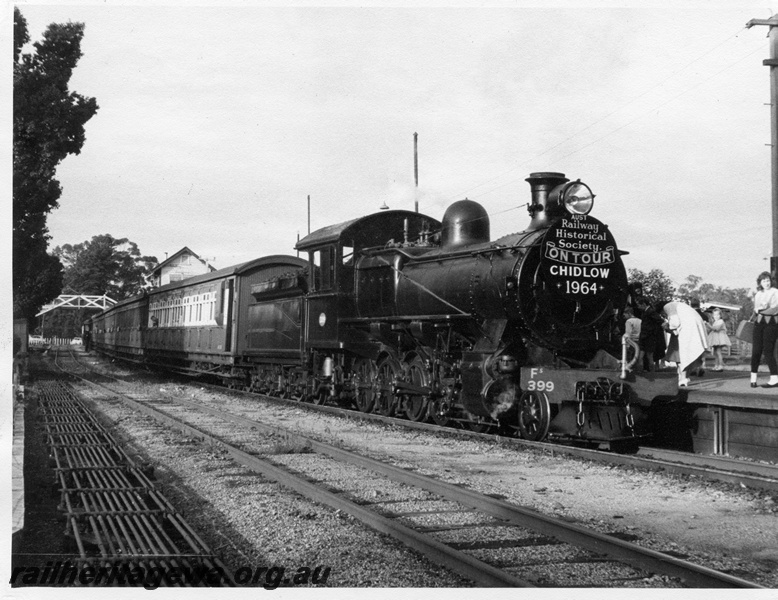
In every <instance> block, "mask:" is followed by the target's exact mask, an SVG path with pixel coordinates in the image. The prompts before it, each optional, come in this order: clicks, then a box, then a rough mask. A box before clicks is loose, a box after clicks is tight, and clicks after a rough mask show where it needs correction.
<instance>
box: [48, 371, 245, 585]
mask: <svg viewBox="0 0 778 600" xmlns="http://www.w3.org/2000/svg"><path fill="white" fill-rule="evenodd" d="M35 385H36V389H37V399H38V405H39V409H40V415H41V417H42V419H43V424H44V428H45V436H46V441H47V444H48V446H49V448H50V452H51V457H52V460H53V462H54V469H55V473H56V482H57V487H58V491H59V493H60V496H61V502H60V508H61V510H62V511H63V512H64V514H65V521H66V524H67V525H66V535H67V536H69V538H70V539H72V541H73V543H74V544H75V547H76V548H77V552H78V554H77V556H76V557H74V559H73V560H72V561H71V560H68V561H67V564H68V565H72V569H71V568H70V566H68V567H65V566H64V565H63V567H62V569H61V573H58V574H57V577H58V579H57V581H58V582H59V583H73V581H74V580H75V578H76V577H77V578H78V583H80V584H82V585H87V584H89V583H91V584H93V585H117V584H120V585H143V586H146V587H148V586H149V585H152V586H154V587H156V586H165V587H167V586H183V587H200V586H208V587H210V586H234V585H235V584H234V582H233V579H232V575H231V574H230V573H229V571H228V570H227V568H226V567H225V566H224V564H222V562H221V561H220V560H219V559H218V558H217V557H216V556H215V554H214V553H213V552H212V551H211V550H210V548H209V547H208V546H207V545H206V544H205V543H204V542H203V541H202V540H201V539H200V538H199V537H198V535H197V533H196V532H195V531H194V530H193V529H192V528H191V527H190V526H189V525H188V524H187V522H186V521H185V520H184V519H183V517H182V516H181V515H180V514H179V513H178V512H177V511H176V510H175V507H174V506H173V505H172V504H171V503H170V502H169V501H168V500H167V499H166V498H165V496H164V495H163V494H162V493H161V492H160V491H159V490H158V489H157V488H156V487H155V485H154V483H153V482H152V481H151V479H150V478H149V476H148V474H147V472H146V471H145V470H144V469H143V468H142V467H141V466H139V465H138V464H136V463H135V462H134V461H133V460H132V459H131V458H130V456H128V455H127V454H126V453H125V452H124V450H123V449H122V448H121V446H120V445H119V444H118V443H117V442H116V441H115V440H114V438H113V437H112V436H111V435H110V434H109V433H108V432H107V431H106V430H105V428H104V427H103V426H102V425H100V423H99V422H98V421H97V419H96V418H95V416H94V414H93V413H92V412H91V411H90V410H89V409H88V408H87V406H86V405H85V403H84V402H83V401H82V400H81V399H80V398H79V397H78V395H77V394H76V393H75V392H74V391H73V390H72V388H71V387H69V386H68V385H67V384H64V383H62V382H60V381H57V380H40V381H38V382H36V384H35ZM89 568H91V569H92V570H91V571H89V570H87V569H89ZM58 570H59V569H58ZM97 570H102V575H95V573H97V572H98V571H97ZM86 573H92V574H93V575H92V576H91V577H90V576H88V575H85V574H86ZM174 573H175V575H173V574H174ZM152 574H153V575H152ZM52 577H54V575H52ZM150 577H151V578H150ZM85 580H86V581H85Z"/></svg>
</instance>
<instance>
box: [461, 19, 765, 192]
mask: <svg viewBox="0 0 778 600" xmlns="http://www.w3.org/2000/svg"><path fill="white" fill-rule="evenodd" d="M746 29H747V28H745V27H743V28H741V29H739V30H738V31H737V32H736V33H734V34H733V35H731V36H729V37H727V38H726V39H724V40H723V41H721V42H720V43H718V44H716V45H715V46H713V47H712V48H710V49H709V50H707V51H705V52H703V53H702V54H701V55H699V56H697V57H696V58H694V59H693V60H691V61H690V62H688V63H686V64H685V65H684V66H682V67H681V68H680V69H678V70H676V71H674V72H672V73H671V74H670V75H668V76H667V77H666V78H664V79H663V80H661V81H659V82H658V83H656V84H655V85H653V86H651V87H650V88H648V89H646V90H645V91H644V92H642V93H640V94H638V95H637V96H635V97H634V98H632V99H631V100H629V101H627V102H625V103H624V104H622V105H621V106H619V107H618V108H616V109H615V110H613V111H611V112H610V113H608V114H607V115H605V116H603V117H601V118H600V119H597V120H596V121H594V122H592V123H590V124H589V125H587V126H586V127H584V128H582V129H580V130H578V131H577V132H575V133H573V134H572V135H570V136H568V137H567V138H565V139H564V140H562V141H560V142H559V143H557V144H555V145H554V146H551V147H550V148H548V149H546V150H544V151H543V152H541V153H539V154H536V155H535V156H533V157H531V158H529V159H527V160H525V161H523V162H521V163H519V164H518V165H516V166H515V167H513V168H511V169H509V170H507V171H504V172H503V173H501V174H499V175H496V176H495V177H492V178H491V179H488V180H486V181H484V182H482V183H479V184H477V185H475V186H473V187H472V188H469V189H468V190H466V191H465V192H464V193H462V194H456V195H453V196H450V197H449V200H453V199H455V198H461V197H462V196H467V195H468V194H470V193H471V192H473V191H474V190H477V189H478V188H480V187H483V186H485V185H488V184H489V183H491V182H493V181H496V180H498V179H500V178H501V177H504V176H505V175H508V174H509V173H513V172H515V171H517V170H518V169H519V168H520V167H522V166H524V165H526V164H528V163H530V162H533V161H535V160H537V159H538V158H540V157H542V156H544V155H546V154H548V153H549V152H552V151H553V150H556V149H557V148H559V147H560V146H562V145H564V144H566V143H567V142H569V141H570V140H572V139H573V138H575V137H577V136H579V135H580V134H582V133H584V132H585V131H588V130H589V129H591V128H592V127H594V126H595V125H598V124H600V123H602V122H603V121H605V120H606V119H608V118H609V117H612V116H613V115H614V114H616V113H618V112H619V111H621V110H623V109H624V108H626V107H627V106H629V105H631V104H633V103H634V102H636V101H637V100H639V99H640V98H643V97H644V96H646V95H647V94H649V93H650V92H652V91H653V90H655V89H657V88H658V87H660V86H662V85H664V84H665V83H667V82H668V81H669V80H670V79H672V78H673V77H675V76H677V75H678V74H679V73H682V72H683V71H685V70H687V69H688V68H689V67H690V66H692V65H693V64H695V63H697V62H699V61H700V60H702V59H703V58H705V57H706V56H708V55H710V54H711V53H713V52H714V51H715V50H717V49H718V48H720V47H721V46H723V45H724V44H726V43H728V42H729V41H730V40H732V39H733V38H736V37H738V36H739V35H740V34H741V33H742V32H743V31H746ZM764 47H765V46H764V44H763V45H760V46H759V48H757V49H756V50H754V51H752V52H749V53H748V54H746V55H744V56H743V57H741V58H739V59H738V60H736V61H735V62H733V63H731V64H730V65H728V66H727V67H725V68H724V69H721V70H720V71H718V72H716V73H714V74H713V75H711V76H710V77H708V78H706V79H704V80H702V81H700V82H699V83H697V84H696V85H694V86H692V87H689V88H687V89H686V90H684V91H682V92H680V93H679V94H677V95H675V96H673V97H672V98H671V99H669V100H667V101H666V102H664V103H662V104H660V105H659V106H655V107H653V108H651V109H650V110H648V111H646V112H645V113H642V114H641V115H639V116H637V117H635V118H634V119H633V120H631V121H629V122H628V123H626V124H624V125H622V126H621V127H617V128H616V129H614V130H612V131H610V132H609V133H606V134H605V135H603V136H601V137H599V138H597V139H596V140H594V141H592V142H590V143H588V144H586V145H584V146H581V147H580V148H578V149H576V150H573V151H572V152H569V153H568V154H565V155H564V156H561V157H559V158H557V159H556V160H554V161H552V162H551V163H549V164H552V165H553V164H555V163H558V162H559V161H561V160H563V159H565V158H567V157H569V156H572V155H573V154H576V153H578V152H580V151H581V150H584V149H586V148H588V147H590V146H592V145H594V144H596V143H598V142H600V141H602V140H603V139H605V138H606V137H608V136H610V135H613V134H614V133H617V132H618V131H621V130H622V129H624V128H626V127H628V126H629V125H632V124H633V123H635V122H636V121H638V120H640V119H642V118H643V117H645V116H646V115H647V114H650V113H653V112H655V111H656V110H657V109H659V108H662V107H663V106H666V105H667V104H669V103H671V102H673V101H675V100H676V99H677V98H679V97H680V96H683V95H684V94H686V93H688V92H690V91H691V90H694V89H696V88H697V87H699V86H700V85H702V84H703V83H706V82H708V81H709V80H710V79H712V78H714V77H716V76H718V75H719V74H721V73H722V72H724V71H726V70H728V69H730V68H732V67H733V66H735V65H736V64H738V63H740V62H741V61H743V60H745V59H746V58H748V57H750V56H752V55H753V54H756V53H757V52H760V51H762V50H763V49H764ZM517 181H519V179H511V180H510V181H507V182H505V183H502V184H500V185H497V186H495V187H493V188H491V189H488V190H486V191H485V192H481V193H480V194H479V195H480V196H484V195H486V194H490V193H492V192H494V191H495V190H498V189H500V188H502V187H505V186H507V185H511V184H513V183H515V182H517Z"/></svg>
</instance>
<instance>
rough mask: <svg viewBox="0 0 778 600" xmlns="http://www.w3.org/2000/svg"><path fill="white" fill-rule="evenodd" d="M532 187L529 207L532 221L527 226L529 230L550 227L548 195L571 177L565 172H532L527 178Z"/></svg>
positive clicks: (528, 210)
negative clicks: (566, 175)
mask: <svg viewBox="0 0 778 600" xmlns="http://www.w3.org/2000/svg"><path fill="white" fill-rule="evenodd" d="M525 181H527V182H529V185H530V188H531V189H532V201H531V202H530V203H529V206H528V207H527V212H529V214H530V217H532V221H531V222H530V224H529V227H527V230H528V231H531V230H533V229H540V228H541V227H548V224H549V214H548V210H547V205H548V195H549V193H550V192H551V190H553V189H554V188H555V187H556V186H558V185H561V184H563V183H567V182H568V181H569V179H568V178H567V177H565V175H564V173H552V172H546V173H530V175H529V177H527V179H525Z"/></svg>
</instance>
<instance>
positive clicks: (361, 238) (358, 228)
mask: <svg viewBox="0 0 778 600" xmlns="http://www.w3.org/2000/svg"><path fill="white" fill-rule="evenodd" d="M439 227H440V223H439V222H438V221H436V220H435V219H432V218H430V217H427V216H425V215H422V214H419V213H414V212H409V211H402V210H398V211H389V212H382V213H375V214H372V215H368V216H366V217H362V218H360V219H354V220H352V221H347V222H345V223H341V224H339V225H333V226H330V227H325V228H323V229H319V230H318V231H315V232H313V233H311V234H309V235H308V236H306V237H305V238H303V239H302V240H300V241H299V242H298V243H297V246H296V249H297V250H301V251H304V252H308V256H309V292H308V296H307V305H308V310H307V315H306V324H307V327H306V346H307V347H309V348H321V349H340V350H342V349H353V350H355V351H357V352H358V353H364V348H362V347H363V346H364V345H365V337H364V336H363V335H359V334H358V331H357V330H356V329H355V328H353V327H349V326H346V327H344V323H343V321H344V319H345V320H349V321H350V322H351V323H352V324H353V323H354V321H355V319H358V317H359V316H360V315H359V313H358V310H357V304H358V303H359V299H360V297H361V296H362V294H361V289H365V287H367V288H368V293H367V294H365V297H367V296H369V297H371V298H376V297H378V298H382V300H381V301H380V302H381V303H382V305H383V306H384V307H385V308H386V310H394V308H393V307H394V303H395V293H394V291H395V289H396V279H397V274H396V272H394V271H393V270H392V266H393V265H392V262H391V259H390V260H388V261H387V260H385V259H384V260H381V259H376V258H375V256H378V255H380V254H381V252H380V250H383V249H387V248H389V249H391V248H396V247H402V246H408V245H416V246H423V245H426V244H429V243H430V242H429V238H430V232H431V231H432V230H433V229H434V230H437V229H438V228H439ZM411 240H413V241H411ZM369 249H373V250H374V252H373V258H372V259H371V258H367V259H366V258H365V256H364V255H365V253H366V252H367V251H368V250H369ZM382 258H383V257H382ZM371 260H372V261H373V263H375V269H371V268H370V265H371V263H370V261H371ZM366 261H367V262H366ZM379 271H380V272H379ZM366 273H368V274H367V275H366ZM360 350H361V352H360Z"/></svg>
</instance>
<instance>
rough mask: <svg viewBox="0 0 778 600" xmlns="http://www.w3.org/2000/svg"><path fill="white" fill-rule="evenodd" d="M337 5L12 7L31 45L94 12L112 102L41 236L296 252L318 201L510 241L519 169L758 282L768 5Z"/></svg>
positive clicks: (106, 98) (77, 82)
mask: <svg viewBox="0 0 778 600" xmlns="http://www.w3.org/2000/svg"><path fill="white" fill-rule="evenodd" d="M337 4H338V3H333V4H332V5H331V6H329V7H323V6H320V5H316V4H315V3H310V2H309V3H305V4H302V3H298V4H297V5H294V3H287V4H286V5H283V6H282V5H277V4H276V5H273V4H270V3H249V2H220V3H214V2H210V3H208V2H200V3H198V4H193V3H181V2H178V3H176V2H170V3H168V6H166V7H160V6H157V5H154V4H152V3H149V2H134V3H123V2H115V1H112V0H104V1H100V2H91V3H90V2H78V3H69V2H57V3H55V4H54V3H50V4H44V3H41V2H34V1H27V2H25V1H20V2H17V6H19V8H20V9H21V11H22V14H23V15H24V17H25V19H26V20H27V24H28V29H29V33H30V37H31V38H32V40H34V41H36V40H40V39H41V37H42V34H43V32H44V31H45V29H46V27H47V26H48V25H49V24H50V23H65V22H67V21H75V22H82V23H84V24H85V34H84V39H83V42H82V51H83V57H82V58H81V60H80V61H79V63H78V66H77V68H76V70H75V71H74V74H73V77H72V79H71V81H70V89H71V90H72V91H76V92H78V93H80V94H82V95H85V96H91V97H94V98H96V100H97V103H98V105H99V107H100V108H99V110H98V112H97V114H96V115H95V116H94V117H93V118H92V119H91V120H90V121H89V122H88V123H87V124H86V143H85V144H84V147H83V149H82V151H81V153H80V154H79V155H73V156H69V157H68V158H66V159H65V160H64V161H63V162H62V163H61V165H60V166H59V168H58V170H57V179H58V180H59V181H60V183H61V185H62V188H63V194H62V197H61V198H60V201H59V208H57V209H56V210H55V211H53V212H52V213H51V215H50V216H49V219H48V226H49V230H50V234H51V245H50V248H54V247H55V246H61V245H64V244H76V243H81V242H84V241H88V240H91V238H92V237H93V236H95V235H100V234H106V233H107V234H110V235H112V236H113V237H115V238H128V239H130V240H131V241H133V242H135V243H137V244H138V247H139V249H140V251H141V253H142V254H144V255H151V256H155V257H157V259H158V260H160V261H162V260H164V259H165V258H166V256H168V255H172V254H173V253H175V252H177V251H178V250H179V249H181V248H182V247H184V246H188V247H189V248H190V249H191V250H193V251H194V252H195V253H197V254H199V255H200V256H201V257H204V258H206V259H208V260H210V262H211V263H212V264H213V265H214V266H216V267H217V268H222V267H227V266H231V265H234V264H237V263H240V262H244V261H247V260H251V259H254V258H257V257H260V256H264V255H267V254H295V250H294V245H295V243H296V241H297V239H298V236H300V237H304V236H305V235H306V234H307V233H308V197H309V196H310V227H311V231H315V230H316V229H318V228H321V227H325V226H327V225H331V224H334V223H339V222H343V221H348V220H351V219H354V218H357V217H360V216H364V215H366V214H369V213H372V212H375V211H377V210H378V209H379V207H380V206H381V205H382V204H384V203H385V204H387V205H388V206H389V207H390V208H393V209H408V210H413V208H414V200H416V199H417V200H418V202H419V210H420V212H423V213H426V214H428V215H430V216H432V217H434V218H437V219H440V218H441V217H442V216H443V213H444V211H445V209H446V207H447V206H448V205H449V204H451V203H452V202H454V201H456V200H460V199H462V198H465V197H467V198H470V199H471V200H475V201H477V202H479V203H481V204H482V205H483V206H484V207H485V208H486V210H487V212H488V213H489V215H490V218H491V233H492V239H497V238H498V237H501V236H502V235H505V234H508V233H513V232H517V231H521V230H523V229H524V228H525V227H526V226H527V224H528V222H529V216H528V214H527V211H526V206H525V205H526V203H527V202H528V201H529V199H530V197H529V185H528V184H527V183H526V182H525V181H524V179H525V178H526V177H527V176H528V175H529V174H530V173H532V172H536V171H558V172H562V173H564V174H565V175H566V176H567V177H569V178H570V179H581V180H582V181H583V182H585V183H587V184H588V185H589V186H590V187H591V188H592V190H593V192H594V193H595V194H596V199H595V206H594V210H593V211H592V216H594V217H596V218H598V219H599V220H601V221H603V222H604V223H606V224H608V226H609V227H610V230H611V231H612V233H613V235H614V236H615V238H616V241H617V243H618V244H619V246H620V248H621V249H622V250H626V251H627V252H629V254H628V255H627V256H625V258H624V260H625V263H626V266H627V268H628V269H640V270H642V271H646V272H647V271H649V270H651V269H661V270H662V271H663V272H664V273H665V274H666V275H667V276H669V277H670V278H671V279H672V280H673V282H674V283H675V284H676V285H678V284H681V283H683V282H684V280H685V279H686V277H687V276H689V275H696V276H699V277H702V279H703V281H704V282H706V283H711V284H714V285H720V286H724V287H746V288H753V287H754V285H755V279H756V275H757V274H758V273H759V272H761V271H763V270H766V269H767V268H768V267H769V257H770V255H771V254H772V236H773V235H774V234H773V231H772V224H771V187H770V186H771V174H770V163H771V154H770V146H769V142H770V108H769V106H768V105H767V103H769V102H770V82H769V69H768V68H767V67H766V66H763V64H762V61H763V60H764V59H766V58H768V57H769V56H770V48H769V40H768V37H767V28H766V27H754V28H751V29H747V28H746V27H745V25H746V23H747V22H748V21H749V20H750V19H753V18H761V19H767V18H769V17H770V16H771V14H772V10H771V7H770V6H769V4H767V3H763V2H751V1H749V0H739V1H731V2H723V1H716V0H708V1H705V2H695V1H694V0H692V1H688V2H677V1H676V0H673V1H672V2H639V1H636V2H630V3H627V2H626V1H621V2H618V1H609V2H608V1H604V2H599V3H597V4H592V3H582V2H554V1H553V0H551V1H550V2H544V3H535V4H534V5H533V4H529V3H523V2H521V1H519V2H510V3H490V2H485V3H478V4H476V3H448V4H446V5H440V4H429V3H427V4H425V3H424V2H420V3H418V4H416V5H414V6H413V7H412V6H411V4H410V3H407V4H404V3H399V2H393V3H385V4H383V5H382V4H380V3H370V2H368V3H360V7H357V6H356V4H351V5H347V4H342V3H341V4H340V5H337ZM774 8H778V5H776V6H774ZM3 18H4V20H5V22H4V23H3V28H2V29H3V35H6V36H7V35H10V32H11V26H12V22H13V19H12V8H11V5H8V4H6V11H5V13H4V15H3ZM7 47H8V48H9V52H10V46H8V45H7ZM414 133H418V174H419V175H418V179H419V180H418V187H416V182H415V178H414V143H413V134H414Z"/></svg>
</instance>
